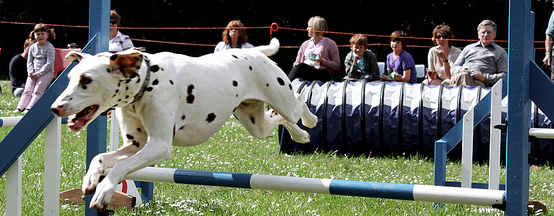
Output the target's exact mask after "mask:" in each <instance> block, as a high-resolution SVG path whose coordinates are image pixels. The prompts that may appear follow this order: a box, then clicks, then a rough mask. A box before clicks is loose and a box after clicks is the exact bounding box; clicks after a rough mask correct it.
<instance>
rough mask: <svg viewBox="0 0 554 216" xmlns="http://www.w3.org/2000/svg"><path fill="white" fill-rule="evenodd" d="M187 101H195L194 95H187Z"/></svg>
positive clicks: (190, 102)
mask: <svg viewBox="0 0 554 216" xmlns="http://www.w3.org/2000/svg"><path fill="white" fill-rule="evenodd" d="M187 103H189V104H192V103H194V95H189V96H187Z"/></svg>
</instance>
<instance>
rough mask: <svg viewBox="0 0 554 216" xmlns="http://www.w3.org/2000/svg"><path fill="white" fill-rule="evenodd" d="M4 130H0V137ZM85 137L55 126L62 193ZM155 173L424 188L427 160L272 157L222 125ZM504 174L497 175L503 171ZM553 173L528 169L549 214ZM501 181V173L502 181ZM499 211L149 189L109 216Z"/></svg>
mask: <svg viewBox="0 0 554 216" xmlns="http://www.w3.org/2000/svg"><path fill="white" fill-rule="evenodd" d="M0 84H1V85H2V89H3V90H4V92H3V93H2V94H0V116H13V114H12V113H11V111H12V110H13V109H15V106H16V105H17V99H16V98H15V97H13V96H11V94H9V93H8V92H7V91H8V90H9V89H8V87H9V85H8V84H7V82H6V81H1V82H0ZM8 132H9V128H8V129H5V128H0V138H3V137H5V136H6V135H7V133H8ZM85 140H86V131H81V132H79V133H73V132H70V131H69V130H68V129H67V128H66V127H65V126H63V127H62V162H61V173H62V177H61V185H60V186H61V190H62V191H63V190H68V189H72V188H80V185H81V181H82V177H83V176H84V174H85V149H86V146H85ZM43 163H44V134H43V133H42V134H41V135H40V136H38V138H37V139H36V140H35V142H33V143H32V144H31V145H30V146H29V148H28V149H27V151H25V153H24V154H23V201H22V203H23V209H22V211H23V215H42V214H43V210H42V202H43V196H42V195H43V194H42V193H43V185H42V182H43V177H44V174H43V173H44V171H43V166H44V165H43ZM157 166H159V167H170V168H182V169H197V170H210V171H221V172H240V173H254V174H271V175H284V176H299V177H311V178H335V179H347V180H362V181H375V182H393V183H407V184H427V185H431V184H432V181H433V161H432V159H429V158H423V157H419V156H414V157H347V156H343V155H336V154H332V153H326V154H312V155H286V154H282V155H280V154H279V145H278V142H277V134H276V132H273V133H272V134H271V135H270V137H268V138H267V139H263V140H260V139H256V138H253V137H252V136H250V135H248V133H247V132H246V130H245V129H244V128H243V127H242V126H241V125H240V124H239V123H238V122H237V121H236V120H229V121H228V122H227V123H226V124H225V126H224V127H223V128H222V130H221V131H220V132H218V133H217V134H215V135H214V136H213V137H212V138H211V139H210V140H209V141H208V142H206V143H205V144H203V145H199V146H195V147H188V148H181V147H176V148H173V158H172V159H171V160H168V161H165V162H162V163H160V164H158V165H157ZM487 170H488V167H487V166H486V165H478V164H476V165H475V166H474V173H473V176H474V181H476V182H486V181H487V176H488V171H487ZM503 171H504V170H503ZM447 172H448V174H447V175H448V180H456V181H459V180H460V178H461V177H460V173H461V165H460V163H459V162H458V161H452V162H449V164H448V166H447ZM553 177H554V171H553V170H552V168H550V167H548V166H540V167H536V166H534V167H532V168H531V170H530V181H531V184H530V199H532V200H538V201H540V202H542V203H543V204H545V205H546V206H547V207H548V211H549V213H550V214H551V215H552V212H554V209H553V207H554V182H553V181H552V179H553ZM503 178H504V175H502V180H501V182H504V180H503ZM5 183H6V178H5V176H2V177H1V178H0V188H1V189H0V214H5V203H6V202H5V200H6V197H5V196H6V195H5ZM60 211H61V215H83V214H84V205H76V206H73V205H62V206H61V207H60ZM502 214H503V213H502V212H501V211H498V210H494V209H490V208H486V207H479V206H470V205H455V204H446V205H445V207H444V208H441V209H437V210H434V209H433V207H432V203H427V202H413V201H398V200H388V199H379V198H363V197H347V196H337V195H325V194H316V193H295V192H280V191H262V190H250V189H237V188H224V187H212V186H196V185H180V184H168V183H156V186H155V189H154V201H152V202H150V203H147V204H143V205H139V206H138V207H137V208H135V209H132V210H127V209H124V210H118V211H116V215H502Z"/></svg>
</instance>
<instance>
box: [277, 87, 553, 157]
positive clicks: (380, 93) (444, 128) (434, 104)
mask: <svg viewBox="0 0 554 216" xmlns="http://www.w3.org/2000/svg"><path fill="white" fill-rule="evenodd" d="M292 85H293V88H294V89H295V90H296V92H298V93H300V94H301V95H302V99H303V101H304V102H306V104H307V105H308V107H309V109H310V111H311V112H312V113H314V114H315V115H316V116H317V117H318V124H317V126H316V127H315V128H312V129H307V128H305V127H303V126H302V125H301V124H300V125H301V127H302V128H303V129H306V130H307V131H308V132H309V133H310V136H311V142H310V143H308V144H299V143H296V142H294V141H293V140H292V139H291V138H290V135H289V134H288V132H287V131H286V130H283V128H282V127H280V128H279V141H280V145H281V152H284V153H294V152H298V153H312V152H316V151H321V152H337V153H339V154H350V155H376V154H377V155H388V154H400V155H404V154H422V155H426V156H432V155H433V148H434V143H435V141H436V140H438V139H440V138H441V137H442V136H443V135H444V134H446V132H448V130H450V128H452V127H453V126H454V125H455V124H456V122H458V121H459V120H460V119H462V117H463V115H464V114H465V113H466V112H467V111H468V110H469V109H470V108H472V107H473V106H475V105H476V104H477V103H478V102H479V101H480V100H481V98H483V97H484V96H486V95H487V94H488V93H489V91H490V89H489V88H481V87H471V86H463V87H453V86H446V85H444V86H443V85H423V84H420V83H417V84H410V83H404V82H382V81H374V82H366V81H343V82H326V83H323V82H320V81H315V82H313V81H303V80H300V79H296V80H294V81H293V82H292ZM535 113H539V115H538V118H535V117H534V116H535V115H534V114H535ZM502 119H505V113H503V118H502ZM532 123H533V125H532V126H533V127H541V128H550V127H551V126H552V124H551V122H550V120H549V119H548V118H547V117H546V116H544V115H543V114H542V113H540V111H538V110H537V109H533V112H532ZM474 133H475V136H474V139H475V140H474V148H473V149H474V158H475V159H477V160H479V159H486V158H487V157H488V149H489V147H488V143H489V120H488V117H486V118H485V119H484V120H483V121H482V122H481V123H480V124H479V125H478V126H476V127H475V130H474ZM503 136H504V134H503ZM503 140H505V139H503ZM531 146H532V155H531V156H532V157H531V158H534V159H535V160H542V161H544V160H548V161H551V162H554V145H553V142H552V140H542V139H541V140H534V141H532V145H531ZM503 149H504V147H503ZM456 152H460V151H459V150H456V149H455V150H453V151H452V152H451V154H453V155H459V154H457V153H456ZM454 157H456V156H454ZM458 157H459V156H458Z"/></svg>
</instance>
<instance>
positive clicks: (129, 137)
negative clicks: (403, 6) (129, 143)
mask: <svg viewBox="0 0 554 216" xmlns="http://www.w3.org/2000/svg"><path fill="white" fill-rule="evenodd" d="M126 137H127V139H130V140H132V139H135V137H134V136H133V135H131V134H127V136H126Z"/></svg>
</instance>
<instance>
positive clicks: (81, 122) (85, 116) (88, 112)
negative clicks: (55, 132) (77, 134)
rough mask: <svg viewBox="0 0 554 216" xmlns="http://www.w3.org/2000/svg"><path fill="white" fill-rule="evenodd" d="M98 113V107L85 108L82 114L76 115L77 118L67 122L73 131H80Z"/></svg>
mask: <svg viewBox="0 0 554 216" xmlns="http://www.w3.org/2000/svg"><path fill="white" fill-rule="evenodd" d="M96 111H98V105H92V106H88V107H85V108H84V109H83V110H81V112H78V113H77V114H75V117H74V118H72V119H70V120H68V121H67V126H68V127H69V129H71V130H72V131H79V130H81V129H82V128H83V127H85V126H86V125H87V124H88V123H89V121H90V120H91V119H92V117H93V116H94V114H95V113H96Z"/></svg>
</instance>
